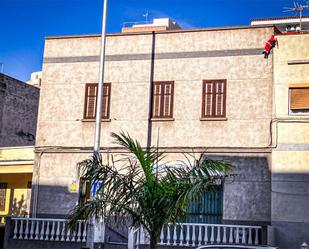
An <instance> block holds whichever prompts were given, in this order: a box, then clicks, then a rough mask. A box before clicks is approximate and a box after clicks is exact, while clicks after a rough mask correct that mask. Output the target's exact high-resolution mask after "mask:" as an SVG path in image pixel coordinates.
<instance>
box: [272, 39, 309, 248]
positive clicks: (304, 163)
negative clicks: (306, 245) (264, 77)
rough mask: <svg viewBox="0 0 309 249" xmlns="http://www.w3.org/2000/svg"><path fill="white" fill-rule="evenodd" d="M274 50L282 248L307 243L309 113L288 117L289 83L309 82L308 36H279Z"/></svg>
mask: <svg viewBox="0 0 309 249" xmlns="http://www.w3.org/2000/svg"><path fill="white" fill-rule="evenodd" d="M277 38H278V40H279V46H280V47H279V49H275V51H274V87H275V90H274V97H275V103H274V113H275V117H276V118H277V119H278V121H277V123H278V124H277V147H276V149H274V151H273V153H272V211H271V222H272V226H273V227H274V239H275V243H276V245H277V246H280V248H283V249H285V248H286V249H294V248H295V249H296V248H299V245H300V244H301V243H303V242H304V241H308V232H307V231H308V229H309V213H308V206H309V192H308V189H309V116H308V115H309V113H307V115H292V114H289V84H292V83H293V84H294V83H300V84H303V83H309V64H308V63H307V64H305V63H304V64H294V65H291V64H290V65H289V64H288V61H309V45H308V44H309V35H308V34H303V35H289V36H278V37H277Z"/></svg>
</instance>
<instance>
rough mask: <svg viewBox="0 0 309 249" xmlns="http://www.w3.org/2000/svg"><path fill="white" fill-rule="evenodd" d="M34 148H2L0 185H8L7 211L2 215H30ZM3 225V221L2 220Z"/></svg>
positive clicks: (0, 153) (0, 151) (1, 212)
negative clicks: (29, 185)
mask: <svg viewBox="0 0 309 249" xmlns="http://www.w3.org/2000/svg"><path fill="white" fill-rule="evenodd" d="M33 160H34V147H32V146H31V147H6V148H3V147H2V148H0V183H7V190H6V205H5V210H4V211H0V216H1V215H7V214H11V215H14V216H20V215H21V216H23V215H26V214H28V213H29V206H30V194H31V189H28V182H31V181H32V171H33ZM0 223H1V220H0Z"/></svg>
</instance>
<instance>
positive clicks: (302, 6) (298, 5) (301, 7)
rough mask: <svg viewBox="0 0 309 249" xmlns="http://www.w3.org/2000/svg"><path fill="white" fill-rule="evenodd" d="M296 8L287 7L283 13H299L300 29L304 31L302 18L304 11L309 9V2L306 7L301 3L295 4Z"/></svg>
mask: <svg viewBox="0 0 309 249" xmlns="http://www.w3.org/2000/svg"><path fill="white" fill-rule="evenodd" d="M293 4H294V7H293V8H289V7H285V8H284V10H283V12H295V13H297V12H299V28H300V31H302V17H303V11H304V10H305V9H309V1H308V2H307V4H306V5H303V4H302V3H299V2H294V3H293Z"/></svg>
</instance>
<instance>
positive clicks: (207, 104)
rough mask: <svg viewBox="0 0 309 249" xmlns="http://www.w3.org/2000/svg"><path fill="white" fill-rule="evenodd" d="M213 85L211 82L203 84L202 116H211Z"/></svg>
mask: <svg viewBox="0 0 309 249" xmlns="http://www.w3.org/2000/svg"><path fill="white" fill-rule="evenodd" d="M213 91H214V89H213V83H212V82H205V83H204V90H203V92H204V96H203V97H204V101H203V102H204V104H203V116H204V117H210V116H212V109H213V93H214V92H213Z"/></svg>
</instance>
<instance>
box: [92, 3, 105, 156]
mask: <svg viewBox="0 0 309 249" xmlns="http://www.w3.org/2000/svg"><path fill="white" fill-rule="evenodd" d="M103 2H104V3H103V19H102V33H101V52H100V69H99V83H98V95H97V106H96V120H95V136H94V146H93V155H94V156H98V155H99V154H100V138H101V117H102V98H103V82H104V64H105V47H106V15H107V0H103Z"/></svg>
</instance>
